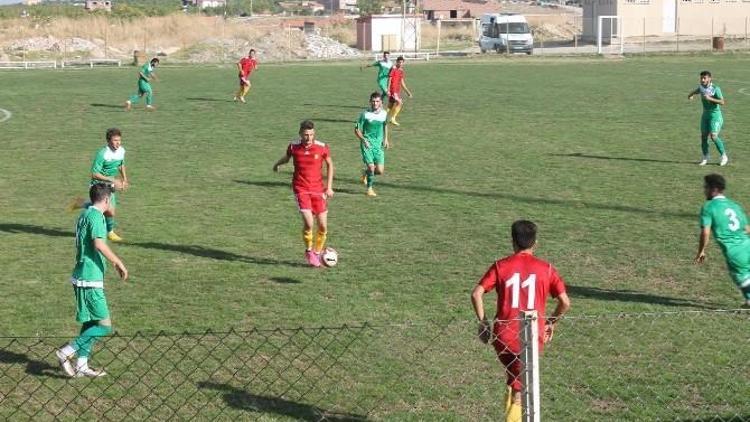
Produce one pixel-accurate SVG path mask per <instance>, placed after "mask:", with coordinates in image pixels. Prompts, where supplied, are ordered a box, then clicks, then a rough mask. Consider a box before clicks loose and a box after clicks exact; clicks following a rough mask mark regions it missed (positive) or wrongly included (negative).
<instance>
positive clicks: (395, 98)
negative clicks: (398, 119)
mask: <svg viewBox="0 0 750 422" xmlns="http://www.w3.org/2000/svg"><path fill="white" fill-rule="evenodd" d="M391 102H392V103H402V102H403V100H401V93H400V92H391Z"/></svg>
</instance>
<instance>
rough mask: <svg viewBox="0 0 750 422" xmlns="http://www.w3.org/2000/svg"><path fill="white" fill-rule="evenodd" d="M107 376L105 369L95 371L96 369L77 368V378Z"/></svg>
mask: <svg viewBox="0 0 750 422" xmlns="http://www.w3.org/2000/svg"><path fill="white" fill-rule="evenodd" d="M105 375H107V373H106V372H104V370H103V369H94V368H89V367H85V368H76V374H75V377H76V378H83V377H89V378H99V377H103V376H105Z"/></svg>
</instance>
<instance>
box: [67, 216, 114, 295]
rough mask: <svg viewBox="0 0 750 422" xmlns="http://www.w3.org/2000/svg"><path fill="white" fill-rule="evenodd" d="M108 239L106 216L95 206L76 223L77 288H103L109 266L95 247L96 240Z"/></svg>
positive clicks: (74, 274) (75, 277) (75, 282)
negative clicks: (105, 273)
mask: <svg viewBox="0 0 750 422" xmlns="http://www.w3.org/2000/svg"><path fill="white" fill-rule="evenodd" d="M106 238H107V224H106V223H105V221H104V214H103V213H102V212H101V211H99V209H97V208H96V207H95V206H93V205H92V206H90V207H88V208H86V209H85V210H83V212H81V215H80V216H79V217H78V222H77V223H76V266H75V268H74V269H73V277H72V278H73V283H74V284H75V285H76V286H78V287H99V288H101V287H103V281H104V271H105V270H106V269H107V264H106V261H105V260H104V255H102V254H101V252H99V251H98V250H97V249H96V247H95V246H94V239H106Z"/></svg>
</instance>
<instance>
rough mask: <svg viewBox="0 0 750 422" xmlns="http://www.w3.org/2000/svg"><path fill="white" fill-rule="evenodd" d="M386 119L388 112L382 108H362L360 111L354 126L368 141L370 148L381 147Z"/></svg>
mask: <svg viewBox="0 0 750 422" xmlns="http://www.w3.org/2000/svg"><path fill="white" fill-rule="evenodd" d="M387 120H388V113H387V112H386V111H385V110H383V109H382V108H381V109H380V110H378V111H372V110H364V111H363V112H362V113H360V115H359V118H358V119H357V124H356V125H355V127H356V128H357V129H358V130H359V131H360V132H362V136H364V137H365V139H367V141H368V142H369V143H370V148H382V147H383V139H384V138H385V125H386V121H387Z"/></svg>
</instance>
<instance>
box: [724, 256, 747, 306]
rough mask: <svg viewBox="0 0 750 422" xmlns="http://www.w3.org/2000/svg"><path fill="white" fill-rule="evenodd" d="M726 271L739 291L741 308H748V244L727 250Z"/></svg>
mask: <svg viewBox="0 0 750 422" xmlns="http://www.w3.org/2000/svg"><path fill="white" fill-rule="evenodd" d="M726 260H727V269H728V270H729V275H730V276H731V277H732V281H733V282H734V284H735V285H736V286H737V288H738V289H739V290H740V293H741V294H742V299H743V304H742V305H743V306H746V307H747V306H750V242H745V243H743V244H741V245H738V246H734V247H732V248H728V249H727V253H726Z"/></svg>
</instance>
